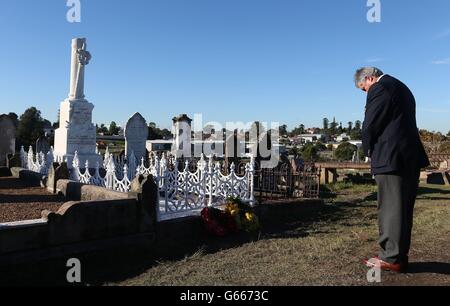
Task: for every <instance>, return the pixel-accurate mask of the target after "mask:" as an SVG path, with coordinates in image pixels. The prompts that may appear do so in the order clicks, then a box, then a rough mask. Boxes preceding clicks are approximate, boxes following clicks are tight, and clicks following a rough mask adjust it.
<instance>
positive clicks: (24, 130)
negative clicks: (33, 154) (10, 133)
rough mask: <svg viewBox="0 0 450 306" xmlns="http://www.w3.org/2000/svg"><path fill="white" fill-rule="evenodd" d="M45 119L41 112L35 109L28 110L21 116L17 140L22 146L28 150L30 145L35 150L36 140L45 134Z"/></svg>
mask: <svg viewBox="0 0 450 306" xmlns="http://www.w3.org/2000/svg"><path fill="white" fill-rule="evenodd" d="M43 126H44V119H43V118H42V117H41V112H40V111H39V110H38V109H36V108H35V107H30V108H28V109H27V110H26V111H25V112H24V113H23V114H22V116H20V121H19V127H18V129H17V136H18V137H17V138H18V140H19V143H20V145H23V146H24V147H25V149H27V148H28V147H29V146H30V145H31V146H33V148H35V144H36V140H37V139H38V138H39V137H40V136H42V135H43V134H44V130H43Z"/></svg>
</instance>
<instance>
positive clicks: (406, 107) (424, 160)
mask: <svg viewBox="0 0 450 306" xmlns="http://www.w3.org/2000/svg"><path fill="white" fill-rule="evenodd" d="M362 138H363V149H364V152H365V153H366V154H367V156H370V157H371V159H372V174H373V175H377V174H385V173H391V172H399V173H412V172H416V171H418V170H419V169H421V168H424V167H427V166H429V164H430V162H429V160H428V157H427V154H426V152H425V149H424V147H423V144H422V142H421V140H420V136H419V131H418V129H417V122H416V101H415V99H414V96H413V94H412V93H411V91H410V90H409V88H408V87H407V86H406V85H405V84H403V83H402V82H400V81H399V80H397V79H395V78H393V77H391V76H389V75H385V76H383V77H382V78H381V79H380V80H379V81H378V82H377V83H375V84H374V85H372V87H371V88H370V90H369V92H368V94H367V105H366V117H365V119H364V124H363V130H362Z"/></svg>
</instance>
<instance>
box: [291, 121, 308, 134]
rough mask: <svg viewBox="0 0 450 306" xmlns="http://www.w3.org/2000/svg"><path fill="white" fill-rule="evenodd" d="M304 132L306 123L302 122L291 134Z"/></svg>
mask: <svg viewBox="0 0 450 306" xmlns="http://www.w3.org/2000/svg"><path fill="white" fill-rule="evenodd" d="M302 134H305V125H304V124H300V126H299V127H297V128H295V129H293V130H292V132H291V133H290V136H297V135H302Z"/></svg>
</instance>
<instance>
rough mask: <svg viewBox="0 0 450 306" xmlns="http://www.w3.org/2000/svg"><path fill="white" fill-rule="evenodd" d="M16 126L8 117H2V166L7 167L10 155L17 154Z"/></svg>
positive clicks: (0, 164) (0, 127)
mask: <svg viewBox="0 0 450 306" xmlns="http://www.w3.org/2000/svg"><path fill="white" fill-rule="evenodd" d="M15 149H16V126H15V125H14V122H13V121H12V120H11V118H9V117H8V116H7V115H1V116H0V166H2V167H4V166H6V165H7V158H8V155H9V154H13V155H14V154H15Z"/></svg>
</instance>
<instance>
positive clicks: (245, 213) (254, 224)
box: [225, 197, 261, 232]
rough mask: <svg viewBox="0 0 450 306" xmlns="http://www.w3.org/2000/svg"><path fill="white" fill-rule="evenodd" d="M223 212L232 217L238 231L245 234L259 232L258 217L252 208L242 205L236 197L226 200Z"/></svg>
mask: <svg viewBox="0 0 450 306" xmlns="http://www.w3.org/2000/svg"><path fill="white" fill-rule="evenodd" d="M225 211H226V212H227V213H229V214H230V215H231V216H233V218H234V220H235V221H236V225H237V227H238V229H239V230H243V231H246V232H256V231H258V230H260V228H261V227H260V223H259V219H258V216H256V214H255V213H254V211H253V209H252V207H251V206H250V205H248V204H246V203H243V202H242V201H241V199H240V198H238V197H229V198H227V200H226V207H225Z"/></svg>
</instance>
